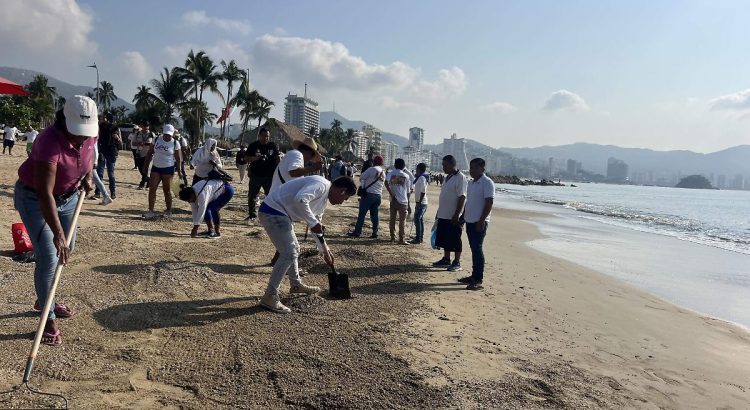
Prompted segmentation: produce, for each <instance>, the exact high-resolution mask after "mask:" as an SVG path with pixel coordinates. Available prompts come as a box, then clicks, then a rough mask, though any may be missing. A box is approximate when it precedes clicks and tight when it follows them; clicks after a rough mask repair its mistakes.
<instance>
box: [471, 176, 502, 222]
mask: <svg viewBox="0 0 750 410" xmlns="http://www.w3.org/2000/svg"><path fill="white" fill-rule="evenodd" d="M466 192H467V193H466V208H465V209H464V220H466V223H472V224H473V223H476V222H479V218H481V217H482V211H484V203H485V200H486V199H487V198H494V197H495V183H493V182H492V180H491V179H490V178H489V177H488V176H487V175H484V174H482V176H481V177H479V179H478V180H476V181H475V180H474V179H473V178H470V180H469V184H468V187H467V190H466ZM490 213H491V212H490ZM485 220H486V221H487V222H489V220H490V216H489V215H487V219H485Z"/></svg>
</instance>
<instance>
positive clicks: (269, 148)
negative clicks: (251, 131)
mask: <svg viewBox="0 0 750 410" xmlns="http://www.w3.org/2000/svg"><path fill="white" fill-rule="evenodd" d="M245 155H247V156H248V157H259V156H261V155H265V158H264V159H258V160H256V161H254V162H252V163H251V164H250V171H251V172H252V173H253V175H257V176H259V177H272V176H273V173H274V172H275V171H276V163H277V161H276V160H277V158H278V156H279V147H278V145H276V143H275V142H271V141H269V142H268V144H265V145H263V144H261V143H260V141H255V142H253V143H252V144H250V145H249V146H248V147H247V151H246V152H245Z"/></svg>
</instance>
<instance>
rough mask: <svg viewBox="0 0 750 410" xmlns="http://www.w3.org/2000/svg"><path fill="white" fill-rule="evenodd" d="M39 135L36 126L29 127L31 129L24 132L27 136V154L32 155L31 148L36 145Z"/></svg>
mask: <svg viewBox="0 0 750 410" xmlns="http://www.w3.org/2000/svg"><path fill="white" fill-rule="evenodd" d="M37 135H39V131H37V130H35V129H34V127H29V131H28V132H26V134H24V137H26V155H28V156H31V148H32V147H33V146H34V140H35V139H36V137H37Z"/></svg>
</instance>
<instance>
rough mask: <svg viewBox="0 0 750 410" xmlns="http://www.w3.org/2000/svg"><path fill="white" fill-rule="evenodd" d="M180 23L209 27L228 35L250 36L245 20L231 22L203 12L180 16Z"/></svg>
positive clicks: (247, 22) (191, 11)
mask: <svg viewBox="0 0 750 410" xmlns="http://www.w3.org/2000/svg"><path fill="white" fill-rule="evenodd" d="M182 22H183V23H185V24H189V25H194V26H211V27H214V28H218V29H220V30H223V31H226V32H228V33H239V34H241V35H243V36H246V35H248V34H250V31H251V30H252V26H251V25H250V22H249V21H247V20H232V19H225V18H221V17H212V16H209V15H208V14H206V11H205V10H190V11H186V12H185V13H184V14H183V15H182Z"/></svg>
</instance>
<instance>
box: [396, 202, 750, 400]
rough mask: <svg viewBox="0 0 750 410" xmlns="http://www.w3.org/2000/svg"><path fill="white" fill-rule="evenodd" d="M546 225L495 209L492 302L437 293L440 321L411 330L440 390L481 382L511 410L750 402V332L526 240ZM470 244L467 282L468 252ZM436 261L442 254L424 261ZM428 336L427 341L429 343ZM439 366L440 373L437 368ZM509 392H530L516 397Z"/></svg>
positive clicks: (437, 276)
mask: <svg viewBox="0 0 750 410" xmlns="http://www.w3.org/2000/svg"><path fill="white" fill-rule="evenodd" d="M540 216H544V214H540V213H534V212H523V211H515V210H512V211H511V210H507V209H502V208H500V209H498V208H496V209H495V210H493V216H492V222H490V227H491V228H490V229H491V231H490V232H488V236H487V240H486V241H485V256H486V257H487V270H486V272H485V277H486V281H485V286H486V287H485V292H486V294H485V295H481V294H477V293H481V292H476V293H475V292H468V291H463V292H446V293H439V292H438V293H437V294H435V295H431V297H432V300H431V301H429V300H428V305H429V306H430V309H431V310H432V314H431V315H429V316H421V317H419V318H416V319H414V320H413V321H412V322H410V324H409V326H410V327H414V328H416V329H418V330H419V331H416V332H415V333H416V334H419V336H418V337H412V338H410V339H409V342H408V343H405V344H404V346H409V345H413V346H415V347H414V348H412V349H410V348H408V347H404V348H403V349H400V351H401V354H403V355H405V356H409V357H413V363H414V365H415V366H416V367H417V368H421V369H423V371H431V372H432V373H433V374H436V373H437V374H438V375H442V376H438V377H434V378H433V379H431V380H432V382H433V383H436V385H444V384H447V385H454V384H457V383H458V384H464V385H474V384H475V385H476V386H477V389H478V391H480V392H482V394H483V395H484V397H496V400H498V403H500V402H501V400H502V403H512V405H509V406H508V408H527V407H536V406H537V405H539V406H540V407H543V406H542V405H550V404H564V405H570V406H573V407H605V408H622V407H628V408H630V407H636V408H652V407H659V408H716V407H721V405H720V403H721V404H724V405H726V406H728V407H727V408H738V409H739V408H744V407H746V406H747V403H750V384H748V382H747V381H746V375H747V374H750V358H748V356H750V333H748V332H747V331H746V330H745V329H744V328H742V327H739V326H737V325H735V324H733V323H731V322H726V321H723V320H716V319H712V318H707V317H705V316H703V315H700V314H696V313H695V312H693V311H691V310H687V309H685V308H682V307H680V306H678V305H675V304H673V303H671V302H668V301H666V300H663V299H662V298H659V297H657V296H655V295H652V294H651V293H649V292H647V291H644V290H641V289H638V288H636V287H635V286H633V285H630V284H627V283H624V282H622V281H620V280H619V279H616V278H613V277H611V276H608V275H606V274H604V273H600V272H597V271H595V270H592V269H588V268H586V267H583V266H580V265H577V264H575V263H573V262H569V261H567V260H564V259H560V258H557V257H554V256H552V255H549V254H546V253H543V252H541V251H539V250H535V249H533V248H532V247H530V246H528V245H527V243H528V242H530V241H533V240H538V239H540V238H543V237H544V236H543V234H542V233H541V232H540V231H539V230H538V228H537V227H535V226H534V225H533V224H532V223H531V222H529V221H527V219H531V218H533V217H540ZM464 243H465V250H466V251H465V252H464V255H463V256H462V260H463V265H464V272H462V273H467V272H465V271H466V270H467V268H468V269H469V272H470V256H471V255H470V252H469V251H468V249H467V248H468V247H467V246H466V242H464ZM430 255H431V256H432V257H433V258H435V255H437V252H435V251H432V252H428V253H426V254H425V255H424V257H425V258H428V257H429V256H430ZM435 259H436V258H435ZM428 260H429V259H428ZM493 265H494V266H493ZM455 276H456V275H451V274H449V273H448V272H436V273H432V274H430V275H428V277H427V280H428V282H429V283H432V284H441V283H449V282H450V281H451V280H455ZM498 306H501V307H503V308H502V309H498ZM472 307H473V308H472ZM475 311H478V312H475ZM446 323H447V324H448V325H447V326H446V325H445V324H446ZM425 334H426V335H429V336H428V337H427V339H428V340H427V341H424V340H420V338H423V337H424V336H425ZM688 334H689V335H691V336H690V338H685V335H688ZM431 352H436V353H431ZM435 368H438V369H441V370H440V371H439V372H435V371H434V370H429V369H435ZM445 374H449V375H450V377H446V376H444V375H445ZM562 375H565V377H561V376H562ZM508 385H511V386H515V387H519V386H523V387H522V388H521V389H520V390H516V389H511V390H510V391H511V394H510V395H508V394H507V393H508V392H507V386H508ZM581 385H586V386H587V388H588V389H590V390H591V392H589V393H584V392H583V391H582V390H580V387H581ZM503 386H505V387H503ZM498 388H500V389H505V390H506V391H505V394H504V395H501V394H499V393H496V392H495V390H497V389H498ZM571 392H577V394H571ZM475 399H476V398H472V397H471V396H469V397H465V400H466V402H465V404H466V406H467V407H469V408H475V407H476V406H475V405H476V403H477V402H476V400H475ZM503 407H505V406H503Z"/></svg>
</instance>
